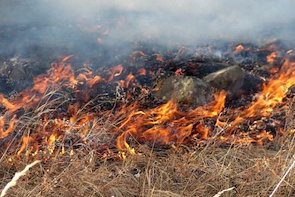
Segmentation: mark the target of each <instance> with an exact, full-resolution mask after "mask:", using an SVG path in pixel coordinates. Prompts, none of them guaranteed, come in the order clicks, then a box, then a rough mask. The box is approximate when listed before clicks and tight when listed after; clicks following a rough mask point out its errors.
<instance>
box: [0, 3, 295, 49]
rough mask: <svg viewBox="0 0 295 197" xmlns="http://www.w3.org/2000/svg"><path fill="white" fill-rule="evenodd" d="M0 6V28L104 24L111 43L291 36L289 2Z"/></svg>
mask: <svg viewBox="0 0 295 197" xmlns="http://www.w3.org/2000/svg"><path fill="white" fill-rule="evenodd" d="M1 4H2V5H1V8H0V18H1V19H0V24H1V23H2V24H3V23H6V24H21V25H31V24H36V23H38V24H39V25H40V24H44V25H57V24H58V25H59V26H62V25H65V26H67V25H69V24H71V25H73V24H75V23H77V21H79V23H81V22H82V23H83V22H85V23H91V24H95V23H97V24H104V25H105V26H108V28H109V32H110V35H109V37H110V39H112V40H113V41H114V42H120V41H137V40H145V39H152V40H153V39H154V40H157V41H158V42H163V44H171V43H172V44H173V43H175V44H180V43H182V44H198V43H206V42H210V41H212V40H227V41H231V40H238V41H253V40H259V39H264V38H268V37H270V38H278V39H284V40H290V41H293V40H294V36H293V35H294V33H295V12H294V8H295V1H294V0H280V1H274V0H259V1H257V0H240V1H237V0H220V1H216V0H162V1H158V0H113V1H110V0H59V1H57V0H27V1H21V0H11V1H8V0H6V1H3V0H2V3H1ZM1 21H2V22H1ZM55 33H56V32H55Z"/></svg>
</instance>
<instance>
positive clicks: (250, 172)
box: [0, 106, 295, 197]
mask: <svg viewBox="0 0 295 197" xmlns="http://www.w3.org/2000/svg"><path fill="white" fill-rule="evenodd" d="M40 111H41V112H42V111H43V110H41V109H40ZM294 111H295V110H294V106H291V107H290V108H289V110H288V112H287V120H286V126H285V133H286V134H285V135H283V136H277V137H276V138H275V139H274V141H273V142H269V143H267V144H265V145H263V146H258V145H255V144H250V145H247V146H245V145H243V146H242V145H238V144H231V145H227V146H225V145H224V144H221V143H220V142H219V141H210V142H207V143H206V144H202V145H189V146H184V145H183V146H181V147H179V148H168V149H167V148H164V147H148V146H147V145H144V144H136V145H134V144H133V146H134V148H135V150H136V151H137V152H138V153H140V154H136V155H127V158H126V159H124V160H119V159H103V158H102V157H101V155H100V154H97V153H96V151H95V150H90V151H89V150H88V151H85V149H86V147H85V149H84V148H83V147H80V148H79V149H77V150H76V151H75V154H72V155H71V154H69V153H65V154H55V155H52V156H50V158H49V159H47V160H43V161H42V163H41V164H40V165H36V166H35V167H34V168H31V169H30V170H29V172H28V173H27V175H26V176H23V177H21V178H20V179H19V180H18V182H17V185H16V186H15V187H13V188H10V189H9V190H8V193H7V196H36V197H39V196H40V197H41V196H48V197H50V196H52V197H53V196H65V197H66V196H69V197H70V196H108V197H110V196H116V197H117V196H118V197H120V196H153V197H162V196H168V197H169V196H170V197H178V196H214V195H216V194H217V193H218V192H220V191H223V190H226V189H228V188H232V187H234V189H233V190H230V191H225V192H224V193H223V194H221V196H224V197H226V196H228V197H233V196H235V197H238V196H241V197H244V196H269V195H270V194H271V193H272V192H273V191H274V189H275V187H276V186H277V185H278V183H279V182H280V180H282V177H283V175H284V173H285V172H286V171H287V170H288V169H289V168H290V165H291V164H292V163H293V162H294V160H295V157H294V155H295V135H294V133H293V134H292V133H291V132H290V131H291V130H292V129H293V128H294V125H295V122H294V121H293V118H294V114H295V112H294ZM102 135H106V134H105V133H104V132H102ZM97 137H99V136H97ZM32 159H33V158H31V159H30V158H27V157H16V156H9V154H4V155H3V156H2V158H1V159H0V161H1V162H0V177H2V178H0V188H1V189H3V188H4V187H5V185H6V184H7V183H8V182H9V181H10V180H11V179H12V177H13V176H14V174H15V173H16V172H19V171H21V170H22V169H24V167H25V166H26V165H28V164H29V163H31V162H32ZM33 160H34V159H33ZM274 196H286V197H287V196H290V197H291V196H295V169H293V170H292V169H291V170H290V172H289V173H288V175H287V176H286V178H285V179H284V181H282V183H281V184H280V185H279V187H278V190H277V191H275V194H274Z"/></svg>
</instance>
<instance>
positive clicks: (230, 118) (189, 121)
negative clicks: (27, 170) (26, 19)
mask: <svg viewBox="0 0 295 197" xmlns="http://www.w3.org/2000/svg"><path fill="white" fill-rule="evenodd" d="M236 50H237V51H239V50H243V46H242V45H238V46H237V47H236ZM236 50H235V51H236ZM135 55H136V56H137V55H140V56H143V55H145V54H144V53H143V52H141V51H135V52H134V53H133V54H132V56H135ZM275 55H276V54H275V53H272V54H270V55H269V56H268V57H267V60H268V61H273V59H274V58H275ZM71 57H73V56H66V57H63V58H62V60H61V62H59V63H53V64H52V65H51V68H50V69H49V70H48V72H47V73H46V74H42V75H39V76H37V77H35V78H34V85H33V86H32V87H31V88H28V89H25V90H24V91H22V92H20V94H19V96H18V97H17V98H16V99H14V100H10V99H8V98H5V96H4V95H2V94H0V103H1V105H2V107H3V108H5V109H4V110H3V111H2V113H1V116H0V128H1V129H0V139H2V138H6V137H7V136H9V135H12V133H13V132H17V131H19V130H21V132H24V133H25V134H23V136H22V144H21V146H20V148H19V150H18V152H17V154H18V155H21V154H22V153H25V155H32V154H37V153H38V151H44V149H46V150H47V152H48V153H50V154H52V153H54V152H55V151H57V149H58V148H57V141H60V140H61V139H65V138H67V137H72V138H75V139H76V140H79V142H83V143H87V141H89V140H90V139H91V135H92V132H99V131H101V130H105V131H108V132H110V133H114V134H115V135H116V136H117V137H116V146H117V148H118V149H119V150H121V151H123V150H126V151H128V152H129V153H130V154H135V153H136V151H135V149H134V148H133V147H132V145H131V144H132V141H137V142H143V143H148V144H158V145H166V144H175V145H180V144H182V143H187V142H190V143H200V142H204V141H208V140H211V139H218V140H220V141H222V142H235V143H243V144H247V143H252V142H255V143H258V144H262V143H263V142H264V141H265V140H272V139H273V135H272V134H271V133H270V132H269V131H267V130H265V129H261V130H258V131H247V130H242V129H241V128H239V124H241V123H243V121H244V120H247V119H249V118H253V117H268V116H271V115H272V114H273V111H274V110H275V109H276V106H277V105H278V104H279V103H281V102H283V99H284V98H285V97H286V94H287V92H288V89H289V88H290V87H291V86H293V85H294V84H295V62H292V61H290V60H286V61H285V62H284V64H283V65H282V67H281V68H280V70H279V71H278V72H277V73H274V77H273V78H272V79H270V80H269V81H268V82H267V83H265V84H263V87H262V91H261V92H259V93H257V94H256V95H255V99H253V101H252V102H250V103H249V104H248V105H247V106H244V107H239V108H236V109H234V108H226V107H225V100H226V92H225V91H220V92H217V93H215V94H214V99H213V100H212V101H211V102H210V103H207V104H205V105H203V106H199V107H196V108H194V109H190V108H187V107H186V108H185V107H183V106H182V105H180V104H178V103H176V102H174V101H168V102H166V103H163V104H161V105H154V106H155V107H147V106H143V105H141V104H140V102H139V101H136V102H133V103H128V102H122V103H118V104H117V105H116V106H114V107H113V108H112V109H111V110H97V108H96V106H93V105H91V102H94V101H89V96H88V91H86V90H87V88H89V89H90V88H91V87H93V86H94V85H95V84H97V83H100V82H103V83H114V84H119V86H121V87H122V88H126V89H128V88H130V89H132V88H135V87H136V88H139V89H140V90H141V91H142V92H148V90H146V89H144V88H143V87H142V86H141V85H140V84H139V83H138V81H137V76H142V75H147V70H146V69H145V68H139V69H138V70H137V71H136V72H129V74H128V73H126V72H123V71H124V67H123V65H122V64H119V65H116V66H113V67H111V68H110V69H109V73H108V74H106V76H100V75H96V74H95V73H94V72H93V71H91V70H90V69H87V68H85V69H84V71H83V72H81V73H79V74H76V73H75V72H74V70H73V68H72V67H71V65H70V64H69V63H67V61H68V60H69V59H70V58H71ZM158 57H162V56H160V55H157V60H158V61H160V60H161V61H162V58H158ZM116 80H117V81H116ZM79 85H83V86H85V89H86V90H84V89H83V90H81V89H79ZM61 86H66V87H70V88H72V89H73V91H75V92H74V93H75V95H80V96H81V97H83V98H82V99H81V100H79V99H78V98H76V100H74V99H73V100H71V99H68V100H67V99H64V98H66V96H65V97H62V98H61V99H60V100H62V101H60V100H59V99H52V98H55V97H56V96H57V95H59V94H60V92H59V91H60V89H61V88H60V87H61ZM59 102H61V103H59ZM58 108H59V109H58ZM20 109H25V110H24V111H30V113H32V114H35V115H36V117H37V118H35V119H33V118H32V120H33V121H34V124H33V125H29V126H28V125H26V124H25V123H24V122H25V120H26V119H25V115H26V114H24V115H17V113H16V111H18V110H20ZM60 109H61V111H59V110H60ZM94 109H95V110H94ZM24 113H25V112H24ZM208 120H210V121H209V122H211V123H210V124H208V123H207V122H208ZM106 122H111V123H112V124H106ZM73 136H75V137H73ZM77 136H78V137H77ZM41 145H45V146H46V147H47V148H44V146H41ZM103 146H104V147H106V148H105V150H106V152H104V153H103V155H105V154H110V152H111V151H110V148H109V147H108V146H107V145H105V144H104V145H103ZM60 149H61V150H62V151H63V152H65V146H64V145H62V147H60ZM45 152H46V151H45ZM121 156H122V157H124V155H121Z"/></svg>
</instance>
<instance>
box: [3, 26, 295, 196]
mask: <svg viewBox="0 0 295 197" xmlns="http://www.w3.org/2000/svg"><path fill="white" fill-rule="evenodd" d="M11 28H12V30H11V31H8V30H9V29H11ZM26 28H27V27H21V26H20V27H17V31H16V29H15V27H5V29H6V30H5V31H2V32H0V34H1V38H4V39H2V40H1V45H2V46H4V47H3V48H5V49H6V50H5V51H4V52H2V53H1V57H0V60H1V68H0V69H1V71H0V73H1V75H0V92H1V93H2V94H3V95H4V96H5V97H6V98H9V99H10V100H14V99H15V98H17V97H18V95H19V94H20V93H21V92H22V91H23V90H25V89H26V88H30V87H32V86H33V78H34V77H37V76H40V75H41V74H44V73H47V72H48V70H49V69H50V66H51V64H52V63H53V62H58V61H60V60H61V59H62V58H63V57H65V56H66V55H70V54H73V55H74V56H73V57H72V58H70V59H69V61H68V62H69V63H71V66H72V68H73V70H74V72H75V76H77V75H78V74H79V73H82V72H83V69H89V70H91V71H92V72H93V73H94V74H95V75H99V76H104V77H106V78H108V77H109V76H110V67H114V66H117V65H119V64H121V65H123V67H124V70H123V72H122V74H120V75H118V76H116V77H115V78H114V79H113V80H112V81H111V82H99V83H96V84H94V85H93V86H92V87H91V88H88V87H85V84H80V85H79V86H77V89H78V90H79V91H80V92H81V91H85V90H87V93H88V96H89V97H87V98H85V97H83V95H84V94H80V95H79V94H75V91H77V89H75V90H73V89H71V88H68V87H64V88H62V90H61V92H59V93H64V94H65V95H66V96H67V97H70V99H69V100H70V101H69V102H68V103H63V104H62V105H61V107H59V108H58V110H60V111H61V112H63V111H64V112H65V111H66V110H67V108H68V107H69V105H70V104H73V102H76V101H78V102H80V106H84V105H86V104H88V101H89V100H92V101H93V100H95V101H93V102H91V104H90V109H92V110H93V109H94V110H96V111H100V110H101V111H103V110H111V109H114V107H118V108H120V106H121V105H122V106H123V105H124V104H126V103H133V102H135V101H139V102H140V107H141V109H150V108H153V107H156V106H159V105H160V104H163V101H161V100H156V99H155V98H154V97H153V94H152V90H153V89H154V88H155V87H156V86H157V82H158V81H161V80H162V79H163V78H167V77H169V76H174V75H176V74H179V73H180V74H181V75H185V76H196V77H199V78H202V77H204V76H206V75H207V74H210V73H212V72H215V71H218V70H220V69H222V68H225V67H228V66H231V65H238V66H240V67H242V68H243V69H244V70H245V71H246V76H245V83H244V84H243V86H242V88H241V90H242V91H241V93H240V94H239V96H238V97H237V98H232V99H230V100H227V101H226V108H237V107H243V106H245V105H247V104H248V103H250V102H251V101H252V100H253V97H254V95H255V93H257V92H259V91H261V86H262V83H263V82H264V81H267V80H269V79H270V78H271V77H273V76H275V74H276V72H272V70H271V68H278V69H279V68H280V67H281V66H282V64H283V62H284V60H285V56H284V54H286V52H287V51H288V50H289V48H288V47H286V46H285V45H284V44H282V43H281V42H279V41H275V42H271V43H263V44H260V45H255V44H252V43H228V42H220V43H215V44H214V45H208V46H198V47H191V46H190V47H187V46H179V47H177V48H173V49H171V48H169V47H163V46H160V45H155V44H152V43H148V42H146V43H131V44H130V43H127V44H128V47H126V45H122V46H112V48H111V49H110V48H109V44H108V43H102V44H100V45H97V44H93V39H96V36H97V34H92V33H89V34H90V36H87V37H85V38H83V37H82V38H80V39H81V40H83V41H85V42H86V43H88V44H85V45H84V46H85V48H83V47H82V48H81V46H80V44H79V43H80V42H78V41H77V40H70V42H69V41H67V40H61V41H58V42H57V43H59V44H58V45H56V44H53V45H47V42H46V43H43V45H42V44H41V45H40V42H41V43H42V41H43V39H41V38H42V36H40V37H37V38H35V39H34V40H37V41H36V43H32V42H31V39H29V38H28V41H27V43H26V44H27V45H26V46H24V45H23V44H22V45H17V40H15V42H12V43H11V42H8V41H7V40H11V37H22V36H23V35H22V32H26V33H27V31H28V30H27V29H26ZM48 28H52V27H48ZM74 28H76V27H74ZM7 29H8V30H7ZM44 29H45V31H46V28H44ZM29 31H36V29H35V30H34V29H30V30H29ZM15 32H17V34H18V35H14V33H15ZM74 32H76V34H78V35H80V33H81V30H80V29H79V30H75V31H74ZM89 34H88V35H89ZM39 35H40V34H39ZM41 35H42V34H41ZM81 35H83V34H81ZM74 37H75V38H76V37H79V36H74ZM38 39H39V40H38ZM57 40H58V39H57ZM239 44H242V45H243V47H244V49H243V50H239V51H236V52H234V50H235V47H236V46H238V45H239ZM15 46H16V47H15ZM24 48H25V49H26V50H23V49H24ZM90 51H91V52H90ZM272 52H277V53H278V54H279V55H278V56H277V57H275V58H274V60H273V62H272V63H269V62H268V61H267V56H268V55H269V54H271V53H272ZM283 56H284V57H283ZM288 58H290V59H292V58H293V57H292V54H291V55H290V57H288ZM81 65H83V67H81ZM142 68H144V69H145V70H146V71H147V74H146V75H141V74H140V72H139V70H140V69H142ZM129 73H133V74H134V76H135V78H136V81H133V83H131V85H130V86H128V87H124V88H122V89H120V90H119V93H120V98H118V89H116V87H117V85H116V84H117V83H118V81H120V80H125V79H126V77H127V76H128V74H129ZM85 88H86V89H85ZM143 89H144V90H146V91H143ZM98 95H99V96H98ZM51 99H52V100H53V101H56V100H55V97H52V98H51ZM57 101H59V100H58V99H57ZM293 101H294V100H293V91H292V89H290V91H289V94H288V96H287V97H286V98H285V101H284V107H283V108H282V109H283V111H281V112H280V113H278V115H277V118H276V116H272V117H271V118H270V119H267V120H264V121H262V122H264V123H263V124H264V125H266V126H268V127H269V128H268V129H269V130H270V131H271V132H272V133H273V134H274V140H273V141H265V142H264V143H263V144H262V145H258V144H256V143H253V144H252V143H250V144H247V145H242V144H239V143H237V144H235V143H223V142H220V141H218V140H212V141H208V142H205V143H201V144H195V143H193V142H191V141H190V142H189V143H187V144H181V145H177V146H175V144H173V143H169V144H168V145H164V146H161V145H158V144H154V143H152V142H149V143H145V142H144V141H140V140H138V139H132V138H131V139H129V141H128V142H129V143H131V145H132V147H134V148H135V150H136V152H137V154H135V155H132V154H131V155H130V154H129V153H128V152H124V154H123V155H120V156H118V155H119V154H118V153H119V150H118V149H117V148H116V144H115V138H116V137H117V135H114V134H111V135H110V134H105V133H108V131H105V130H102V131H101V136H94V137H97V138H99V139H96V140H89V141H90V142H89V143H85V142H82V141H81V140H80V139H79V136H78V137H76V138H77V139H75V136H74V135H76V134H73V136H71V138H70V140H69V141H68V142H67V141H62V142H61V141H57V142H56V143H57V144H56V147H59V148H61V147H62V146H61V145H60V144H59V143H65V144H67V146H68V147H70V148H69V149H67V150H66V151H65V153H64V154H60V152H61V151H60V149H59V148H56V150H55V151H54V152H53V153H51V154H48V153H46V152H44V153H42V151H41V152H40V153H39V154H45V155H43V156H40V155H39V156H38V155H37V156H36V155H32V154H29V155H26V154H25V153H21V155H19V156H17V151H18V149H19V148H20V143H21V137H22V134H23V133H22V131H15V132H14V133H13V134H12V135H11V136H8V137H6V138H3V139H0V144H1V149H0V150H1V159H0V161H1V164H0V165H1V169H2V170H1V172H0V174H1V177H3V178H2V179H1V181H0V187H1V188H3V187H4V186H5V185H6V183H7V182H8V181H9V180H10V179H11V178H12V176H13V174H14V173H15V172H17V171H20V170H21V169H23V168H24V166H25V165H26V164H28V163H30V162H31V161H33V160H35V159H42V162H41V164H38V165H37V166H35V167H33V168H32V169H31V170H30V173H28V174H27V176H24V177H23V178H21V179H20V180H19V181H18V184H17V186H15V187H14V188H11V189H10V190H9V193H8V196H32V195H35V196H72V195H73V194H75V195H76V196H213V195H214V194H217V193H218V192H219V191H222V190H224V189H228V188H231V187H234V189H233V190H231V191H229V192H225V194H224V196H267V195H269V194H270V193H271V192H272V191H273V189H274V187H275V186H276V184H277V183H278V182H279V181H280V179H281V177H282V176H283V173H284V172H285V171H286V170H287V168H288V167H289V166H290V164H291V162H292V161H293V160H294V151H295V146H294V135H293V134H292V131H293V130H294V129H293V128H294V121H293V118H294V106H293ZM55 104H56V103H54V102H53V105H55ZM57 105H59V106H60V104H57ZM181 107H182V108H183V110H189V109H190V108H191V107H190V106H188V105H186V104H184V105H182V106H181ZM34 110H35V111H36V110H37V109H35V108H32V109H25V110H23V109H21V110H19V111H18V112H17V116H18V117H22V116H23V115H24V114H25V115H26V116H28V115H32V116H33V115H36V113H34ZM1 111H2V112H1V113H2V114H4V113H5V108H4V106H1ZM37 111H38V110H37ZM51 115H52V116H49V118H50V117H51V118H52V119H54V118H56V117H59V115H58V113H56V114H55V113H53V114H51ZM65 117H67V116H65ZM259 118H261V117H259ZM25 120H27V121H29V120H30V118H28V119H25ZM31 120H32V121H36V119H34V118H32V119H31ZM23 121H24V120H23ZM102 121H103V120H102ZM204 121H205V122H207V123H208V124H212V122H213V124H214V120H211V119H208V120H204ZM254 121H257V122H259V121H258V120H256V119H255V118H253V119H249V120H247V121H246V122H244V123H243V124H244V126H245V125H246V126H245V127H247V124H250V123H253V122H254ZM108 124H111V123H109V122H108ZM31 125H34V123H32V124H31ZM114 125H116V124H115V123H114ZM273 125H274V126H273ZM242 126H243V125H242ZM5 127H7V125H5ZM278 127H282V128H283V131H284V132H282V133H280V135H276V134H277V133H278V132H276V129H277V128H278ZM32 128H35V127H34V126H32ZM107 128H109V127H107ZM247 128H248V127H247ZM290 131H291V132H290ZM39 137H40V136H39ZM103 140H105V141H104V142H101V141H103ZM37 142H38V140H37ZM39 142H42V140H41V139H39ZM93 143H98V144H99V145H97V144H94V145H93ZM46 146H47V145H46V144H42V145H40V147H41V148H40V149H41V150H46V149H47V148H46ZM125 156H127V157H126V158H125ZM122 158H124V159H122ZM293 177H294V170H293V171H291V172H290V174H289V175H288V177H287V178H286V180H285V181H284V182H283V184H282V185H281V186H280V188H279V190H278V191H277V192H276V196H294V191H295V189H294V185H295V179H294V178H293Z"/></svg>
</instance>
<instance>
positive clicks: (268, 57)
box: [266, 52, 277, 64]
mask: <svg viewBox="0 0 295 197" xmlns="http://www.w3.org/2000/svg"><path fill="white" fill-rule="evenodd" d="M276 57H277V53H276V52H272V53H271V54H269V55H268V56H267V57H266V61H267V62H268V63H270V64H271V63H273V62H274V60H275V58H276Z"/></svg>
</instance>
